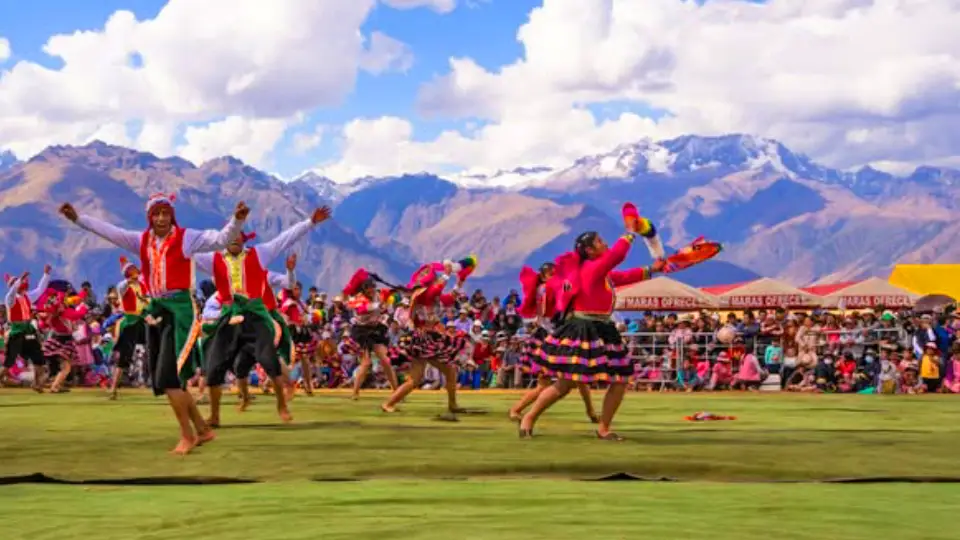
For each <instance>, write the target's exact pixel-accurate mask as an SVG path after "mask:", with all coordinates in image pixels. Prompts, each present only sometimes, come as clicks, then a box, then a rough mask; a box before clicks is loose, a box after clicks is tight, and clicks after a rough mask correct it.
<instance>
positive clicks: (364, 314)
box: [343, 268, 397, 400]
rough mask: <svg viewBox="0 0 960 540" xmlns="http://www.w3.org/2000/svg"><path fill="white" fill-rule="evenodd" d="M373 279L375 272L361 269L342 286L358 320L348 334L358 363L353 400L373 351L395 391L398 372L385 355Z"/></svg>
mask: <svg viewBox="0 0 960 540" xmlns="http://www.w3.org/2000/svg"><path fill="white" fill-rule="evenodd" d="M375 279H377V277H376V275H375V274H369V273H368V272H367V271H366V270H364V269H363V268H361V269H359V270H357V271H356V272H355V273H354V274H353V277H352V278H350V282H349V283H347V286H346V287H345V288H344V289H343V296H344V298H347V305H349V306H350V308H351V309H352V310H353V312H354V313H356V316H357V322H356V323H355V324H354V325H353V328H352V329H351V330H350V336H351V337H352V338H353V340H354V341H356V344H357V349H358V351H357V352H358V356H359V358H360V365H359V366H358V367H357V370H356V371H355V372H354V375H353V396H352V398H353V399H354V400H356V399H360V387H362V386H363V383H364V381H365V380H366V378H367V374H368V373H369V372H370V367H371V364H372V358H371V355H372V354H375V355H377V359H378V360H379V361H380V368H381V369H382V370H383V374H384V375H386V377H387V380H388V381H390V388H391V389H392V390H393V391H394V392H395V391H396V390H397V374H396V373H394V371H393V366H392V365H391V363H390V359H389V358H388V357H387V345H389V344H390V340H389V339H387V326H386V325H385V324H383V320H381V317H382V315H383V312H382V310H381V309H380V306H381V304H380V293H379V291H378V290H377V283H376V281H375Z"/></svg>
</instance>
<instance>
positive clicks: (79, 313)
mask: <svg viewBox="0 0 960 540" xmlns="http://www.w3.org/2000/svg"><path fill="white" fill-rule="evenodd" d="M71 289H72V287H71ZM86 295H87V291H86V290H83V291H80V294H79V295H77V296H71V297H70V304H72V305H67V295H66V293H65V292H63V291H57V290H54V289H52V288H48V289H47V291H46V292H45V293H44V294H43V295H42V296H41V297H40V299H39V300H37V308H38V310H39V318H40V322H41V323H42V328H44V329H46V330H49V332H50V334H49V336H48V337H47V339H46V340H44V342H43V355H44V356H45V357H46V360H47V365H48V366H53V365H54V363H55V362H59V363H60V371H59V372H58V373H57V376H56V377H54V379H53V382H52V383H51V384H50V391H51V392H53V393H54V394H61V393H64V392H69V390H67V389H66V388H64V387H63V386H64V384H65V382H66V380H67V377H69V376H70V370H71V368H72V366H73V363H74V362H75V361H76V358H77V348H76V345H75V343H74V338H73V332H74V330H76V325H77V323H79V322H82V321H83V319H84V317H85V315H86V311H87V307H86V304H85V303H84V302H83V300H84V299H85V298H86Z"/></svg>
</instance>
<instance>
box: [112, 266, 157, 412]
mask: <svg viewBox="0 0 960 540" xmlns="http://www.w3.org/2000/svg"><path fill="white" fill-rule="evenodd" d="M120 265H121V273H123V281H121V282H120V283H118V284H117V296H119V297H120V307H121V308H122V309H123V318H122V319H120V321H119V322H118V323H117V326H118V328H119V329H118V331H117V341H116V344H115V345H114V347H113V357H114V360H115V364H114V367H113V380H111V381H110V399H112V400H113V399H117V383H118V382H119V381H120V375H121V374H122V373H123V371H124V370H126V369H128V368H129V367H130V364H131V363H132V362H133V356H134V354H136V351H137V346H138V345H142V346H144V347H145V346H146V344H147V323H146V321H145V320H144V319H143V309H144V308H145V307H146V306H147V302H148V301H149V300H148V299H147V295H146V294H147V290H146V289H147V286H146V284H145V283H144V282H143V279H142V277H141V275H140V269H139V268H137V266H136V265H135V264H133V263H132V262H130V261H128V260H127V258H126V257H120Z"/></svg>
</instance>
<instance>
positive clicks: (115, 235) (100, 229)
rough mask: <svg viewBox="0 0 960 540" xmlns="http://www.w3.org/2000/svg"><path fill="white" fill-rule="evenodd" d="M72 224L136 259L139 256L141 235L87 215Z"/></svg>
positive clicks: (78, 217) (80, 216)
mask: <svg viewBox="0 0 960 540" xmlns="http://www.w3.org/2000/svg"><path fill="white" fill-rule="evenodd" d="M74 223H76V224H77V226H78V227H80V228H81V229H83V230H85V231H88V232H92V233H93V234H95V235H97V236H99V237H100V238H103V239H104V240H106V241H107V242H110V243H111V244H113V245H115V246H117V247H118V248H120V249H124V250H126V251H129V252H130V253H133V254H135V255H137V256H138V257H139V256H140V236H141V234H142V233H140V232H138V231H131V230H129V229H122V228H120V227H117V226H116V225H113V224H112V223H107V222H106V221H102V220H99V219H97V218H95V217H93V216H87V215H79V216H77V220H76V221H74Z"/></svg>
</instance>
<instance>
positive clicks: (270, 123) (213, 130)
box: [177, 116, 293, 168]
mask: <svg viewBox="0 0 960 540" xmlns="http://www.w3.org/2000/svg"><path fill="white" fill-rule="evenodd" d="M292 122H293V120H290V119H283V118H280V119H276V118H268V119H248V118H243V117H241V116H230V117H227V118H225V119H223V120H221V121H218V122H212V123H210V124H207V125H206V126H202V127H196V126H190V127H187V129H186V131H185V132H184V134H183V138H184V139H185V140H186V144H185V145H183V146H181V147H180V148H178V149H177V153H178V154H179V155H180V156H182V157H183V158H185V159H188V160H190V161H192V162H194V163H196V164H200V163H203V162H204V161H207V160H210V159H213V158H217V157H221V156H233V157H235V158H237V159H240V160H241V161H243V162H245V163H247V164H249V165H253V166H254V167H258V168H259V167H263V166H264V165H265V163H266V158H267V156H268V154H269V153H270V151H271V150H272V149H273V148H274V147H275V146H276V145H277V142H278V141H279V140H280V138H281V137H283V133H284V132H285V131H286V130H287V127H289V125H290V124H291V123H292Z"/></svg>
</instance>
